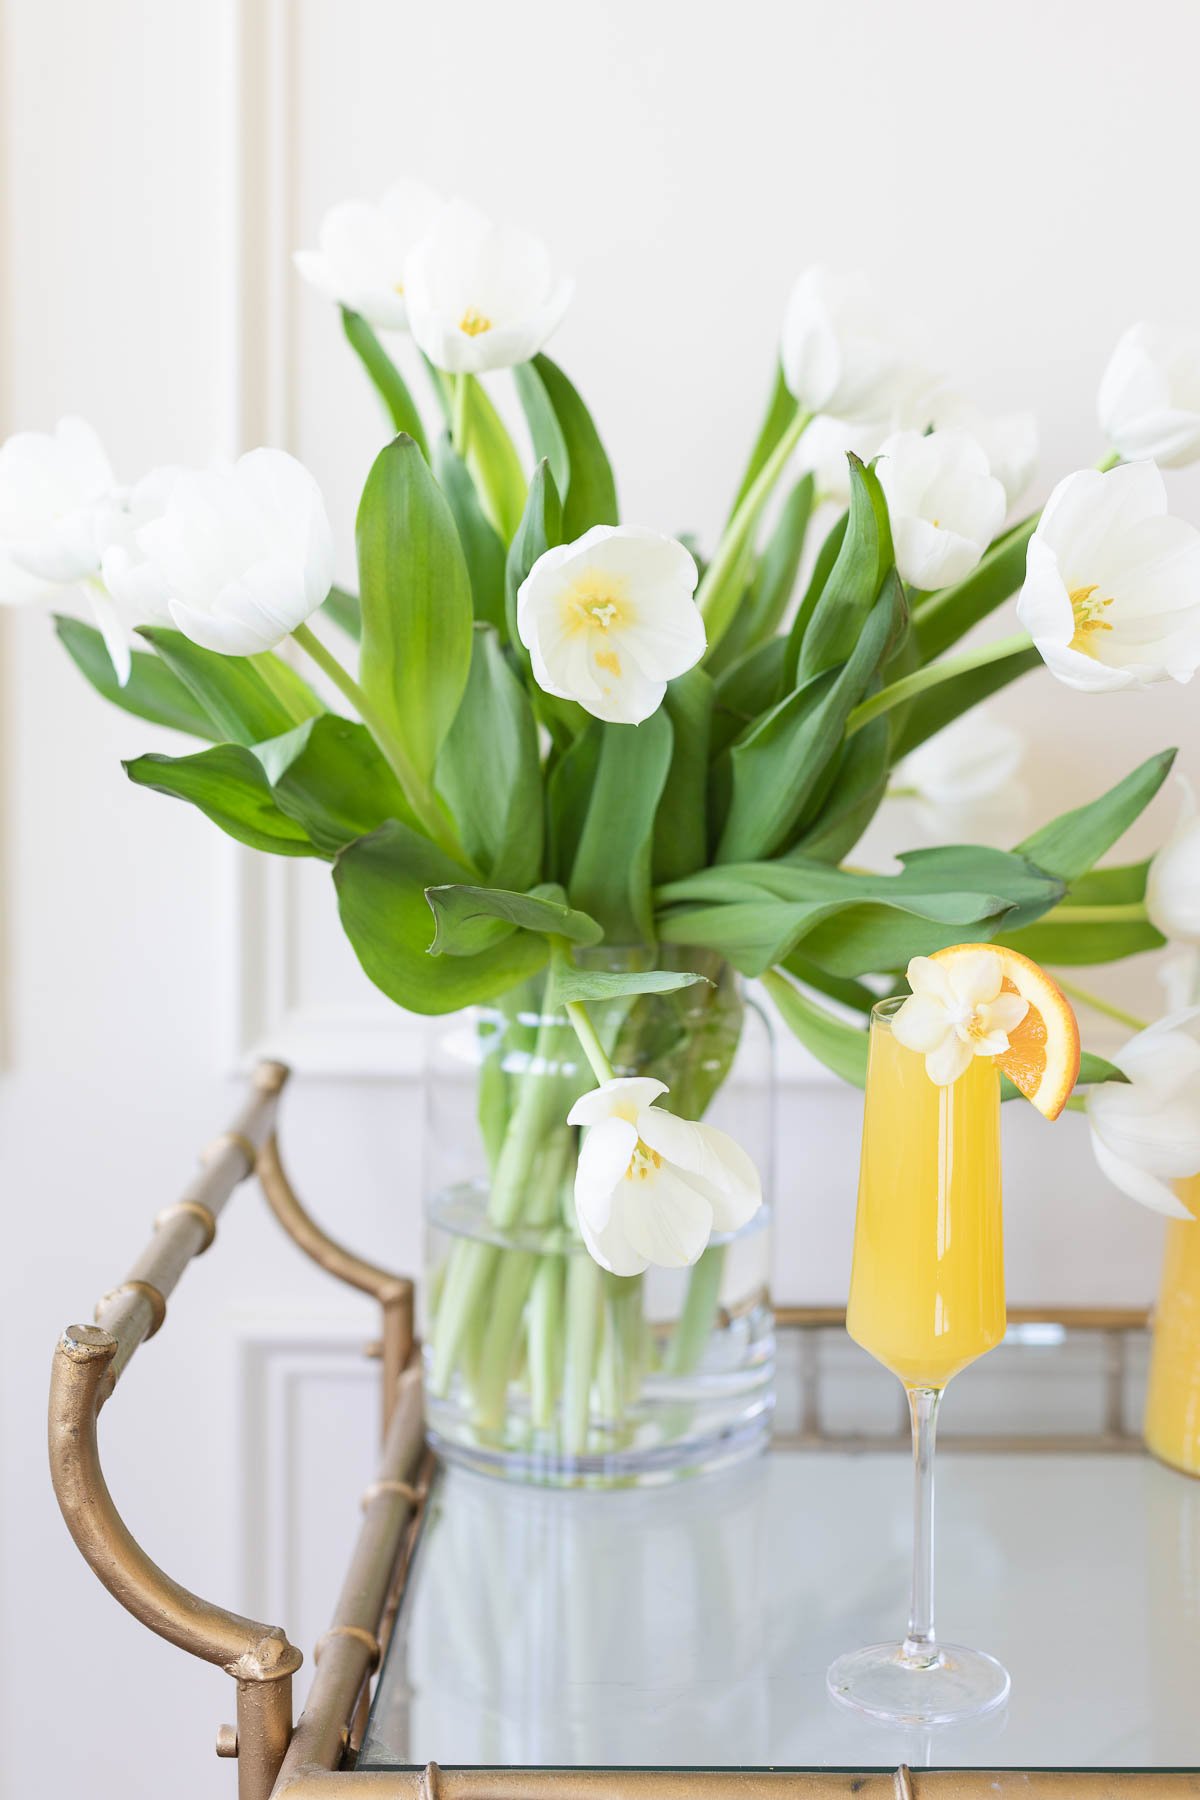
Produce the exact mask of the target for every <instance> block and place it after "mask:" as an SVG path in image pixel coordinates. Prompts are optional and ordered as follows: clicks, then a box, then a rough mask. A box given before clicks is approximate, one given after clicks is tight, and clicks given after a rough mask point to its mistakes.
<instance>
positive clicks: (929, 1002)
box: [892, 949, 1029, 1087]
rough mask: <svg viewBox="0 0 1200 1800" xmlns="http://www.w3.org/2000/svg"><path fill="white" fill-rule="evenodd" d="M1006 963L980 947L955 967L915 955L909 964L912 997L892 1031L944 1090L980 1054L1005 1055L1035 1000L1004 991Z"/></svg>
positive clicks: (933, 1080) (898, 1015)
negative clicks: (921, 1059)
mask: <svg viewBox="0 0 1200 1800" xmlns="http://www.w3.org/2000/svg"><path fill="white" fill-rule="evenodd" d="M1003 983H1004V964H1003V962H1002V961H1001V959H1000V957H999V956H998V955H997V953H996V952H995V951H994V950H984V949H980V950H977V951H976V952H975V954H974V955H973V956H961V957H958V958H957V959H956V960H955V961H954V962H952V963H950V964H948V965H947V964H944V963H939V962H935V961H934V960H933V958H932V957H930V956H914V957H913V958H912V961H911V962H910V963H909V965H908V985H909V987H911V989H912V993H911V994H910V995H909V997H908V999H907V1000H906V1001H905V1002H904V1004H903V1006H901V1007H900V1009H899V1011H898V1012H897V1013H896V1014H895V1016H894V1018H893V1019H892V1033H893V1035H894V1036H895V1038H896V1039H897V1041H898V1042H899V1043H901V1044H903V1045H904V1047H905V1049H907V1050H916V1051H918V1052H920V1054H921V1055H923V1056H924V1058H925V1073H926V1074H927V1075H928V1076H929V1079H930V1081H932V1082H935V1083H936V1084H937V1086H938V1087H949V1086H950V1085H951V1083H952V1082H955V1081H957V1080H958V1078H959V1076H960V1075H962V1074H963V1073H964V1072H965V1071H966V1070H967V1069H969V1068H970V1066H971V1062H972V1060H973V1058H974V1057H976V1056H1002V1055H1003V1054H1004V1052H1005V1051H1006V1050H1007V1049H1008V1034H1009V1032H1010V1031H1015V1030H1016V1028H1017V1026H1018V1025H1019V1024H1020V1023H1021V1020H1022V1019H1023V1018H1024V1017H1025V1014H1026V1013H1027V1012H1028V1011H1029V1002H1028V1001H1027V1000H1022V998H1021V996H1020V995H1019V994H1006V993H1005V992H1004V991H1003Z"/></svg>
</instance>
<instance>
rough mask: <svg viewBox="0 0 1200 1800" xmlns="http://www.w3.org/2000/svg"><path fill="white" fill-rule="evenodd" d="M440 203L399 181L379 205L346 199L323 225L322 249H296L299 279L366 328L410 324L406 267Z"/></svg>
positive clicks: (421, 186) (420, 185) (420, 186)
mask: <svg viewBox="0 0 1200 1800" xmlns="http://www.w3.org/2000/svg"><path fill="white" fill-rule="evenodd" d="M443 204H444V202H443V201H442V199H441V197H440V196H439V195H438V194H435V193H434V191H433V189H432V188H429V187H426V186H425V183H424V182H423V181H412V180H405V181H398V182H397V183H396V185H395V186H394V187H391V188H389V189H388V191H387V193H386V194H384V196H383V198H382V199H381V200H378V201H370V200H344V201H342V203H341V204H340V205H339V206H334V207H332V208H331V209H330V210H329V212H327V213H326V214H325V217H324V218H323V219H322V221H321V230H320V234H319V239H318V241H319V244H320V248H319V249H317V250H297V251H296V252H295V253H294V255H293V258H292V260H293V261H294V263H295V265H296V267H297V268H298V269H299V271H300V273H301V275H303V277H304V279H305V280H306V281H308V282H311V283H312V285H313V287H315V288H318V289H319V290H320V292H321V293H323V294H326V295H328V297H329V298H330V299H331V300H336V301H337V302H338V304H339V305H340V306H346V307H349V309H350V310H351V311H352V312H356V313H361V314H362V316H363V318H364V319H366V321H367V323H368V324H370V325H376V326H378V327H379V328H380V329H382V330H387V331H398V330H401V329H403V327H404V326H405V325H407V323H408V309H407V306H406V303H405V266H406V264H407V262H408V258H409V256H410V255H411V253H412V251H413V250H415V249H416V247H417V245H418V244H419V243H420V241H421V239H422V238H423V237H425V236H426V235H427V234H428V232H429V231H430V230H431V229H432V227H433V224H434V221H435V220H436V219H437V216H438V214H439V213H440V212H441V210H442V206H443Z"/></svg>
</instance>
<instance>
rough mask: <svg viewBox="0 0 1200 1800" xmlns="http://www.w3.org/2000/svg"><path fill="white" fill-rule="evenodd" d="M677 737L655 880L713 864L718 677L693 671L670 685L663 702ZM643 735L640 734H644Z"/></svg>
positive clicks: (661, 814)
mask: <svg viewBox="0 0 1200 1800" xmlns="http://www.w3.org/2000/svg"><path fill="white" fill-rule="evenodd" d="M663 705H664V708H665V710H666V714H667V717H668V718H669V719H670V721H671V730H672V733H673V739H672V750H671V766H670V768H669V770H668V771H667V781H666V786H665V787H664V788H663V792H662V799H661V801H660V803H659V808H658V812H657V814H656V816H655V821H654V850H653V859H652V860H653V873H654V880H655V881H656V882H660V881H674V880H676V879H677V878H678V877H680V876H683V875H690V874H691V873H692V870H693V869H699V868H701V867H702V866H703V864H704V863H705V862H706V861H707V860H708V806H707V793H708V747H709V737H710V733H711V729H712V712H713V683H712V677H711V676H710V675H709V674H708V673H707V672H706V671H705V670H704V669H701V668H695V669H689V670H688V672H687V674H686V675H680V676H678V677H677V679H676V680H674V681H672V682H670V683H668V686H667V696H666V699H665V701H664V702H663ZM639 729H640V728H639Z"/></svg>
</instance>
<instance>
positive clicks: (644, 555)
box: [517, 525, 706, 725]
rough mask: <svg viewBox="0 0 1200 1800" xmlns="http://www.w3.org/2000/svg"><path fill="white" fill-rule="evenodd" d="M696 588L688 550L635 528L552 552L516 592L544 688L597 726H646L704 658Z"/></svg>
mask: <svg viewBox="0 0 1200 1800" xmlns="http://www.w3.org/2000/svg"><path fill="white" fill-rule="evenodd" d="M698 578H699V577H698V571H697V569H696V564H695V562H694V560H693V559H692V557H691V556H690V555H689V553H688V552H687V551H686V550H685V549H684V547H683V545H682V544H680V543H678V542H677V541H676V540H675V539H674V538H669V537H663V536H662V535H661V534H660V533H659V532H657V531H646V530H644V529H642V528H641V527H640V526H636V525H593V526H592V529H591V530H590V531H585V532H584V534H583V536H582V537H581V538H576V539H575V541H574V543H571V544H562V545H559V546H558V547H557V548H555V549H553V550H547V551H546V552H545V553H544V555H542V556H539V557H538V559H537V561H536V562H535V563H534V565H533V567H532V569H530V571H529V574H528V575H527V576H526V577H525V580H524V581H523V582H522V583H521V586H520V587H519V589H518V590H517V633H518V636H519V637H520V639H521V642H522V643H523V644H524V645H525V648H526V649H527V650H528V651H529V656H530V661H531V662H532V664H533V674H534V679H535V680H536V681H537V684H538V686H539V687H541V688H544V689H545V691H546V693H548V694H556V695H557V696H558V698H559V699H560V700H577V701H578V702H579V704H580V706H582V707H583V708H584V709H585V710H586V711H587V712H590V713H591V714H592V715H593V716H594V717H595V718H597V719H607V720H609V721H610V722H611V723H613V724H618V725H640V724H641V722H642V720H643V719H648V718H649V717H650V714H651V713H653V712H657V710H658V708H659V706H661V704H662V699H663V695H664V694H665V693H666V691H667V683H668V681H673V680H674V678H675V677H676V676H677V675H682V674H683V673H684V671H685V670H687V669H690V668H691V667H692V665H693V664H694V663H698V662H699V660H700V658H701V657H702V656H703V655H704V647H705V641H706V640H705V634H704V621H703V619H702V618H701V617H700V614H699V612H698V611H697V608H696V603H695V601H694V599H693V598H692V596H693V594H694V593H695V591H696V582H697V580H698Z"/></svg>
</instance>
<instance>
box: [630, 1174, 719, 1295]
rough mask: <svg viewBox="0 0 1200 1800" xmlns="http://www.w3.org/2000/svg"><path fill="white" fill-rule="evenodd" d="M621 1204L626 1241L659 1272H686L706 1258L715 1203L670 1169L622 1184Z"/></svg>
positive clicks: (635, 1176)
mask: <svg viewBox="0 0 1200 1800" xmlns="http://www.w3.org/2000/svg"><path fill="white" fill-rule="evenodd" d="M622 1187H623V1190H624V1191H623V1192H622V1194H621V1196H620V1201H619V1204H620V1206H621V1208H622V1217H623V1222H624V1226H625V1235H626V1238H627V1241H628V1243H629V1245H630V1246H631V1248H632V1249H633V1250H634V1251H635V1253H636V1254H637V1255H639V1256H644V1257H645V1259H646V1261H647V1262H648V1263H653V1264H654V1265H655V1266H656V1267H657V1268H660V1269H685V1268H687V1267H688V1265H689V1264H690V1263H694V1262H695V1261H696V1260H697V1258H698V1257H700V1256H702V1255H703V1253H704V1251H705V1249H706V1248H707V1246H708V1240H709V1238H710V1237H711V1236H712V1228H713V1209H712V1205H711V1203H710V1201H708V1200H707V1199H706V1198H705V1196H704V1195H703V1194H702V1193H701V1192H700V1190H699V1188H698V1187H696V1186H695V1185H694V1184H693V1183H692V1182H691V1181H690V1180H689V1179H687V1178H686V1177H685V1176H683V1175H681V1174H680V1173H679V1171H678V1170H676V1169H675V1168H673V1167H672V1165H671V1164H670V1163H667V1162H664V1163H663V1164H662V1166H661V1168H654V1167H653V1165H651V1166H650V1168H649V1169H648V1170H647V1172H646V1173H645V1175H644V1176H642V1175H632V1176H628V1177H626V1179H625V1181H624V1182H623V1183H622Z"/></svg>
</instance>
